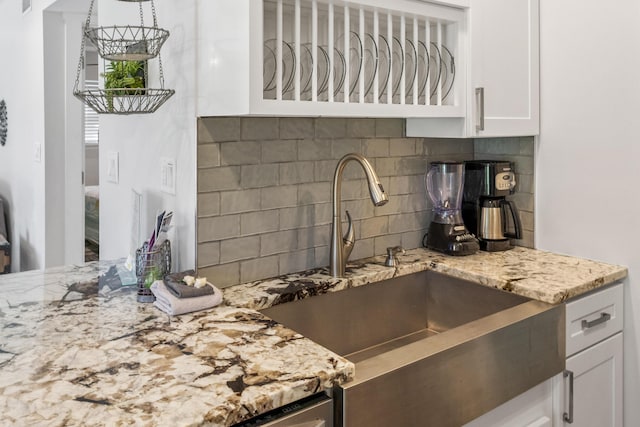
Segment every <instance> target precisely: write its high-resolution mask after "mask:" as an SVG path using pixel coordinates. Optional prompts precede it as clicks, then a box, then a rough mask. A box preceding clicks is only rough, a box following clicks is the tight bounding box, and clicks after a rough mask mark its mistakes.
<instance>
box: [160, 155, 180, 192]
mask: <svg viewBox="0 0 640 427" xmlns="http://www.w3.org/2000/svg"><path fill="white" fill-rule="evenodd" d="M160 191H163V192H165V193H168V194H174V195H175V194H176V159H170V158H168V157H162V158H161V159H160Z"/></svg>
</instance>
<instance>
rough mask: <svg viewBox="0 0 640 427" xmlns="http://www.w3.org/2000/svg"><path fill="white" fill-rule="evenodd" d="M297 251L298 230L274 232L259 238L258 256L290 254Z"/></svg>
mask: <svg viewBox="0 0 640 427" xmlns="http://www.w3.org/2000/svg"><path fill="white" fill-rule="evenodd" d="M296 249H298V230H285V231H276V232H275V233H267V234H262V235H261V236H260V256H268V255H274V254H281V253H287V252H292V251H295V250H296Z"/></svg>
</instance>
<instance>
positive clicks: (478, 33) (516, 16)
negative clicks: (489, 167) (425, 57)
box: [407, 0, 540, 137]
mask: <svg viewBox="0 0 640 427" xmlns="http://www.w3.org/2000/svg"><path fill="white" fill-rule="evenodd" d="M469 28H470V38H469V48H470V58H471V60H470V61H469V69H468V76H469V79H468V84H467V91H468V92H467V99H468V100H469V102H468V103H467V111H466V117H465V118H464V119H459V118H447V119H434V118H427V119H410V120H408V121H407V134H409V135H410V136H444V137H498V136H524V135H537V134H538V133H539V128H540V119H539V84H540V76H539V1H538V0H474V1H473V2H472V4H471V6H470V9H469Z"/></svg>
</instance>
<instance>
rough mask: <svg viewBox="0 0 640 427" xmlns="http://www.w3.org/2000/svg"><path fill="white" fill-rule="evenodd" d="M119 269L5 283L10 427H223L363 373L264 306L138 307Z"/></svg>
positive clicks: (3, 367) (99, 267)
mask: <svg viewBox="0 0 640 427" xmlns="http://www.w3.org/2000/svg"><path fill="white" fill-rule="evenodd" d="M110 266H111V265H110V263H90V264H88V265H87V266H85V267H65V268H58V269H51V270H48V271H46V272H44V273H42V272H33V273H19V274H12V275H7V276H0V330H1V331H2V335H1V337H0V414H1V417H0V419H1V420H2V421H1V422H0V424H2V425H3V426H7V425H16V426H27V425H28V426H63V425H64V426H90V425H144V426H187V425H189V426H190V425H215V426H218V425H221V426H224V425H230V424H233V423H235V422H237V421H240V420H243V419H246V418H250V417H251V416H252V415H255V414H258V413H262V412H265V411H266V410H268V409H271V408H274V407H278V406H282V405H283V404H286V403H289V402H293V401H296V400H298V399H300V398H302V397H305V396H308V395H311V394H313V393H314V392H316V391H320V390H322V389H323V388H325V387H331V386H332V385H333V384H334V383H336V382H342V381H345V380H347V379H349V378H350V377H351V376H352V375H353V364H352V363H350V362H348V361H346V360H345V359H343V358H341V357H339V356H337V355H335V354H333V353H331V352H330V351H328V350H326V349H324V348H323V347H320V346H319V345H317V344H315V343H313V342H312V341H310V340H308V339H306V338H304V337H302V336H301V335H299V334H297V333H295V332H293V331H291V330H288V329H286V328H283V327H282V326H280V325H278V324H277V323H275V322H273V321H271V320H270V319H268V318H266V317H264V316H262V315H261V314H260V313H258V312H256V311H254V310H249V309H244V308H235V307H229V306H219V307H216V308H214V309H211V310H207V311H202V312H199V313H194V314H192V315H183V316H179V317H169V316H167V315H166V314H164V313H162V312H161V311H159V310H157V309H156V308H154V307H153V305H151V304H139V303H137V302H136V298H135V289H133V288H131V287H122V286H120V285H119V284H118V283H117V281H116V283H114V281H109V280H107V281H105V280H103V281H101V282H99V281H98V280H97V279H96V278H97V277H98V275H99V274H101V273H104V272H106V271H107V270H108V269H109V267H110Z"/></svg>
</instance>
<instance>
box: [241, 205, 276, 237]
mask: <svg viewBox="0 0 640 427" xmlns="http://www.w3.org/2000/svg"><path fill="white" fill-rule="evenodd" d="M279 224H280V217H279V214H278V211H277V210H271V211H259V212H251V213H245V214H242V215H240V232H241V234H242V235H243V236H247V235H251V234H262V233H268V232H270V231H277V230H278V228H279Z"/></svg>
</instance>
